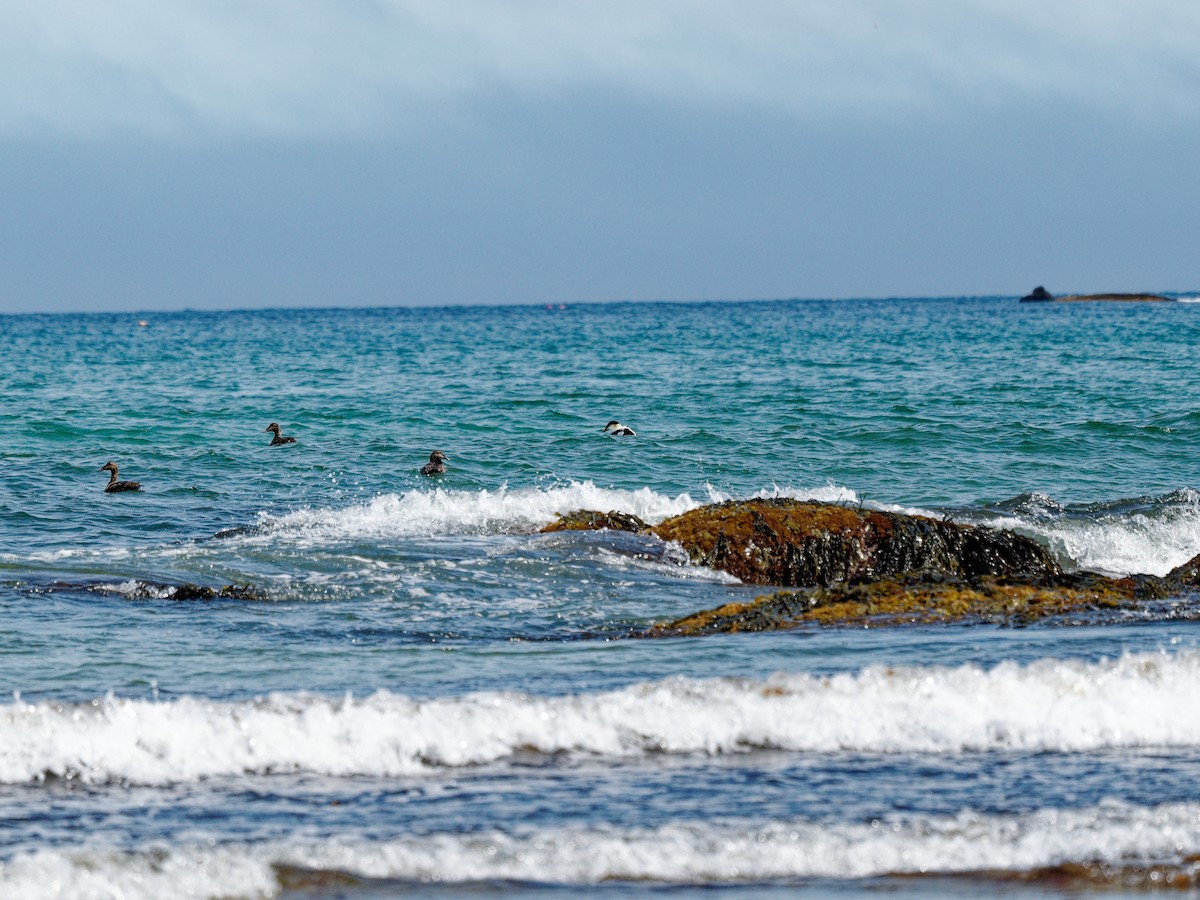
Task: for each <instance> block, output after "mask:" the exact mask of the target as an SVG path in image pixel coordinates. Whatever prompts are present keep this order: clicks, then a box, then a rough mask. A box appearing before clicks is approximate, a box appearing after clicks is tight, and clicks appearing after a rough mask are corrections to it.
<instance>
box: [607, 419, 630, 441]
mask: <svg viewBox="0 0 1200 900" xmlns="http://www.w3.org/2000/svg"><path fill="white" fill-rule="evenodd" d="M604 432H605V434H619V435H621V436H622V437H633V436H634V435H636V434H637V432H636V431H634V430H633V429H632V428H630V427H629V426H628V425H622V424H621V423H620V422H618V421H617V420H616V419H613V420H612V421H611V422H609V423H608V424H607V425H605V426H604Z"/></svg>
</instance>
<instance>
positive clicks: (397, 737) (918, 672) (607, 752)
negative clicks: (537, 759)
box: [0, 649, 1200, 785]
mask: <svg viewBox="0 0 1200 900" xmlns="http://www.w3.org/2000/svg"><path fill="white" fill-rule="evenodd" d="M1198 694H1200V650H1190V649H1189V650H1180V651H1177V652H1174V653H1166V652H1160V653H1151V654H1141V655H1126V656H1123V657H1120V658H1118V659H1114V660H1107V661H1099V662H1081V661H1066V660H1057V659H1044V660H1039V661H1036V662H1033V663H1030V664H1028V665H1024V666H1022V665H1018V664H1016V663H1012V662H1005V663H1001V664H1000V665H997V666H996V667H994V668H991V669H982V668H979V667H976V666H972V665H966V666H961V667H957V668H942V667H892V668H889V667H871V668H867V669H863V670H861V671H858V672H853V673H844V674H837V675H832V676H823V677H817V676H812V675H806V674H779V675H775V676H772V677H771V678H768V679H763V680H746V679H733V678H715V679H694V678H685V677H672V678H668V679H664V680H661V681H653V682H644V683H639V684H634V685H631V686H629V687H626V688H623V689H621V690H615V691H607V692H599V693H589V694H575V695H566V696H537V695H530V694H525V693H516V692H481V693H474V694H468V695H465V696H460V697H451V698H439V699H431V700H415V699H412V698H409V697H405V696H402V695H397V694H392V693H388V692H386V691H380V692H377V693H374V694H372V695H370V696H368V697H365V698H362V699H355V698H353V697H350V696H347V697H345V698H342V699H338V700H331V699H329V698H326V697H320V696H314V695H311V694H301V693H277V694H271V695H269V696H266V697H263V698H259V699H255V700H250V701H240V702H220V701H215V700H209V699H203V698H194V697H185V698H182V699H177V700H172V701H168V702H159V701H154V700H140V699H138V700H135V699H121V698H117V697H113V696H109V697H106V698H104V699H96V700H93V701H91V702H88V703H82V704H68V703H55V702H45V701H43V702H38V703H27V702H23V701H21V700H20V699H19V698H16V699H15V700H14V702H13V703H11V704H8V705H5V706H3V707H0V782H3V783H9V784H12V783H28V782H33V781H37V780H40V779H46V778H66V779H72V780H78V781H82V782H85V783H109V782H117V783H130V784H145V785H161V784H169V783H173V782H183V781H195V780H200V779H205V778H212V777H220V776H237V775H243V774H253V775H271V774H273V773H317V774H325V775H333V776H353V775H375V776H398V775H416V774H420V773H424V772H429V771H437V770H442V769H445V768H453V767H460V766H472V765H480V764H487V763H493V762H498V761H503V760H505V759H507V758H509V757H512V756H513V755H514V754H518V753H521V754H527V753H529V752H534V753H543V754H569V755H580V756H591V757H606V758H637V757H643V756H646V755H647V754H658V753H670V754H713V755H715V754H733V753H741V752H746V751H750V750H755V749H772V750H784V751H800V752H817V753H823V752H838V751H847V750H850V751H861V752H869V753H883V754H887V753H968V752H989V751H1001V750H1019V751H1050V752H1070V751H1098V750H1104V749H1111V748H1140V747H1167V748H1198V747H1200V706H1198V705H1197V704H1196V703H1195V697H1196V696H1197V695H1198Z"/></svg>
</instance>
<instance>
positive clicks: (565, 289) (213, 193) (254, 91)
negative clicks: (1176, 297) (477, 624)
mask: <svg viewBox="0 0 1200 900" xmlns="http://www.w3.org/2000/svg"><path fill="white" fill-rule="evenodd" d="M1198 87H1200V4H1196V3H1195V2H1194V0H1140V2H1137V3H1134V2H1114V0H1037V2H1027V0H1003V2H1001V0H955V2H949V0H936V2H935V0H905V2H896V0H879V2H872V0H840V2H837V3H831V2H805V0H797V2H788V3H785V2H753V0H751V2H746V3H732V2H725V3H717V2H705V0H691V2H682V0H678V2H677V0H636V2H625V0H604V2H571V0H557V2H513V3H503V2H494V0H477V2H447V0H410V2H405V0H339V2H334V0H329V2H316V0H238V2H234V0H207V2H199V0H173V2H171V3H162V2H158V0H127V2H105V0H77V2H65V0H64V2H58V0H9V2H6V3H5V4H3V5H0V185H2V187H0V191H2V195H0V196H2V197H3V213H2V214H0V312H20V311H36V310H48V309H53V310H120V309H173V308H181V307H192V308H238V307H257V306H288V305H304V306H334V305H410V304H457V303H465V304H474V303H548V302H555V303H559V302H565V303H571V302H580V301H592V300H623V299H635V300H654V299H672V300H692V299H744V298H774V297H861V296H876V297H878V296H926V295H929V296H941V295H978V294H1020V293H1023V292H1025V291H1026V290H1027V289H1029V288H1031V287H1033V286H1034V285H1035V284H1045V285H1046V286H1047V287H1048V288H1050V289H1051V290H1063V291H1067V290H1071V291H1090V290H1164V291H1193V290H1197V289H1200V276H1198V274H1197V265H1198V261H1200V178H1198V177H1197V159H1198V158H1200V156H1198V153H1197V147H1200V103H1197V96H1198V94H1197V90H1198Z"/></svg>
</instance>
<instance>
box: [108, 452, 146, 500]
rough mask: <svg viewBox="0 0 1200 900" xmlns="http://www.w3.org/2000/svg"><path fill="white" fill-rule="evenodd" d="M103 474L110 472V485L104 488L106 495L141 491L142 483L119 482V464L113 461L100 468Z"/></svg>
mask: <svg viewBox="0 0 1200 900" xmlns="http://www.w3.org/2000/svg"><path fill="white" fill-rule="evenodd" d="M100 471H101V472H110V473H111V474H110V475H109V476H108V484H107V485H105V487H104V493H106V494H116V493H119V492H120V491H140V490H141V489H142V483H141V482H140V481H117V464H116V463H115V462H112V461H111V460H110V461H108V462H106V463H105V464H104V465H102V466H101V467H100Z"/></svg>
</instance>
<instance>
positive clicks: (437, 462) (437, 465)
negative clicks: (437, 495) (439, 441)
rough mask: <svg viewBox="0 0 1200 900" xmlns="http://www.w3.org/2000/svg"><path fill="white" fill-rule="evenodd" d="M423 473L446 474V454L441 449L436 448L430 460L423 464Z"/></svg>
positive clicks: (430, 455)
mask: <svg viewBox="0 0 1200 900" xmlns="http://www.w3.org/2000/svg"><path fill="white" fill-rule="evenodd" d="M421 474H422V475H445V474H446V454H445V453H443V452H442V451H441V450H434V451H433V452H432V453H430V454H429V462H427V463H425V465H423V466H421Z"/></svg>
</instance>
